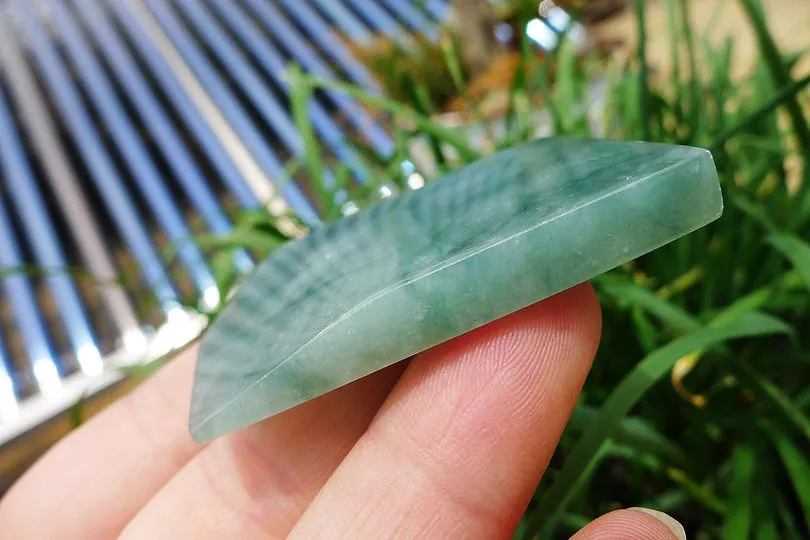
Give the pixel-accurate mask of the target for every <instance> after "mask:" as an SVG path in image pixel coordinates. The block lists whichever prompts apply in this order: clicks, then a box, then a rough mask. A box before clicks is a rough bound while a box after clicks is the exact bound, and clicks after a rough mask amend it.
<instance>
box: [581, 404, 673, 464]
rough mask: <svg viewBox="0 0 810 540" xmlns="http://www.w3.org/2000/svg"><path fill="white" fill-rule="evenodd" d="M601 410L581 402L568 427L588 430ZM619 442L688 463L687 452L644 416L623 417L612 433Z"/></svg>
mask: <svg viewBox="0 0 810 540" xmlns="http://www.w3.org/2000/svg"><path fill="white" fill-rule="evenodd" d="M598 414H599V410H598V409H596V408H595V407H590V406H588V405H584V404H579V405H577V406H576V407H575V408H574V411H573V413H572V414H571V418H570V419H569V420H568V425H567V427H566V429H567V430H568V431H571V432H574V433H584V432H586V431H588V430H589V429H590V428H591V427H592V426H593V423H594V421H595V420H596V417H597V415H598ZM612 438H613V440H615V441H616V443H617V444H622V445H626V446H630V447H632V448H633V449H634V450H637V451H639V452H645V453H647V454H652V455H654V456H658V457H660V458H662V459H665V460H667V461H668V462H674V463H681V464H683V463H686V461H687V459H686V454H685V453H684V451H683V450H682V449H681V448H680V447H679V446H678V445H677V444H675V443H674V442H672V441H671V440H669V439H667V438H666V437H665V436H663V435H661V434H660V433H659V432H658V431H656V430H655V428H653V427H652V425H650V424H649V423H648V422H647V421H646V420H644V419H642V418H635V417H627V418H622V419H621V421H620V422H619V423H618V425H617V426H616V430H615V431H614V433H613V435H612Z"/></svg>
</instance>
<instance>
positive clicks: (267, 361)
mask: <svg viewBox="0 0 810 540" xmlns="http://www.w3.org/2000/svg"><path fill="white" fill-rule="evenodd" d="M721 212H722V199H721V195H720V189H719V185H718V180H717V174H716V171H715V168H714V163H713V161H712V158H711V155H710V154H709V152H708V151H706V150H702V149H698V148H690V147H681V146H671V145H661V144H651V143H634V142H616V141H601V140H589V139H568V138H551V139H542V140H538V141H534V142H531V143H527V144H524V145H521V146H517V147H514V148H511V149H509V150H506V151H503V152H500V153H498V154H496V155H494V156H491V157H488V158H486V159H483V160H481V161H479V162H477V163H475V164H472V165H470V166H468V167H466V168H464V169H461V170H459V171H457V172H455V173H452V174H450V175H447V176H445V177H443V178H441V179H439V180H436V181H435V182H433V183H430V184H428V185H427V186H426V187H425V188H423V189H421V190H419V191H416V192H411V193H407V194H404V195H402V196H400V197H398V198H397V199H394V200H389V201H386V202H383V203H381V204H379V205H377V206H375V207H374V208H371V209H369V210H367V211H365V212H363V213H361V214H359V215H356V216H353V217H351V218H347V219H343V220H341V221H338V222H336V223H333V224H330V225H328V226H325V227H323V228H320V229H317V230H314V231H313V232H312V233H310V234H309V235H308V236H306V237H304V238H301V239H299V240H296V241H294V242H290V243H288V244H286V245H284V246H283V247H281V248H280V249H278V250H276V251H275V252H274V253H273V254H272V255H271V256H270V257H269V258H268V259H267V260H265V261H264V262H262V263H261V264H260V265H259V266H258V267H257V269H256V271H255V272H254V274H253V275H251V276H250V277H249V279H248V280H247V281H246V282H245V283H244V284H242V285H241V286H240V288H239V290H238V291H237V293H236V294H235V295H234V297H233V299H232V301H231V302H230V303H229V305H228V306H226V307H225V308H224V310H223V312H222V313H221V315H220V316H219V318H218V319H217V320H216V322H215V324H213V325H212V327H211V328H210V329H209V331H208V332H207V333H206V334H205V335H204V336H203V339H202V344H201V349H200V355H199V360H198V364H197V371H196V374H195V382H194V391H193V397H192V406H191V418H190V427H191V432H192V435H193V436H194V438H195V439H196V440H198V441H203V440H207V439H211V438H214V437H217V436H219V435H222V434H225V433H227V432H230V431H233V430H236V429H239V428H241V427H244V426H247V425H249V424H251V423H254V422H257V421H259V420H262V419H264V418H267V417H269V416H272V415H274V414H276V413H279V412H281V411H284V410H286V409H289V408H291V407H294V406H295V405H298V404H300V403H302V402H304V401H307V400H309V399H312V398H314V397H316V396H319V395H321V394H323V393H326V392H328V391H330V390H333V389H335V388H337V387H339V386H342V385H345V384H347V383H349V382H351V381H354V380H356V379H358V378H360V377H363V376H365V375H368V374H370V373H373V372H375V371H377V370H379V369H382V368H384V367H386V366H388V365H390V364H393V363H395V362H398V361H401V360H403V359H405V358H408V357H409V356H412V355H414V354H416V353H418V352H420V351H423V350H425V349H427V348H429V347H431V346H434V345H436V344H438V343H441V342H443V341H446V340H448V339H451V338H453V337H455V336H458V335H459V334H462V333H464V332H467V331H469V330H472V329H473V328H476V327H478V326H481V325H483V324H485V323H487V322H490V321H492V320H495V319H497V318H500V317H502V316H505V315H507V314H509V313H511V312H514V311H516V310H518V309H521V308H523V307H525V306H528V305H530V304H533V303H535V302H537V301H539V300H542V299H544V298H546V297H548V296H551V295H553V294H556V293H558V292H560V291H562V290H565V289H567V288H570V287H572V286H574V285H576V284H578V283H581V282H583V281H586V280H588V279H590V278H592V277H594V276H596V275H598V274H601V273H603V272H605V271H607V270H609V269H611V268H614V267H616V266H618V265H620V264H622V263H624V262H626V261H628V260H631V259H634V258H636V257H638V256H640V255H642V254H644V253H646V252H649V251H651V250H653V249H655V248H657V247H659V246H661V245H663V244H665V243H667V242H670V241H672V240H674V239H676V238H678V237H680V236H682V235H684V234H687V233H689V232H691V231H693V230H695V229H697V228H699V227H701V226H703V225H705V224H707V223H709V222H711V221H713V220H714V219H716V218H717V217H719V215H720V214H721Z"/></svg>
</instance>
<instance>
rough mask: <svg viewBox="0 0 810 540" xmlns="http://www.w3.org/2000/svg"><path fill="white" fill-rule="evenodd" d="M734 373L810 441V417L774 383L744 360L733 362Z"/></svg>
mask: <svg viewBox="0 0 810 540" xmlns="http://www.w3.org/2000/svg"><path fill="white" fill-rule="evenodd" d="M731 367H732V370H733V371H734V373H735V374H736V375H737V376H739V377H740V378H741V379H743V380H744V381H745V382H746V383H748V385H750V386H751V387H752V389H753V390H754V391H755V392H756V393H757V394H758V395H760V396H761V397H763V398H765V399H766V400H768V401H769V402H770V403H771V404H772V405H773V406H774V407H776V409H777V410H778V411H779V412H780V413H782V415H783V416H784V417H785V419H787V421H788V422H789V423H790V424H792V425H793V426H795V427H796V429H798V430H799V433H801V434H802V436H803V437H804V438H805V439H806V440H807V442H808V443H810V418H808V417H807V416H806V415H805V414H804V413H803V412H802V411H801V409H800V408H798V407H797V406H796V405H794V404H793V402H792V401H791V399H790V398H789V397H788V396H787V395H786V394H785V393H784V392H783V391H782V390H781V389H780V388H779V387H778V386H776V385H775V384H774V383H772V382H771V381H769V380H768V379H766V378H765V377H764V376H762V375H760V374H759V373H758V372H757V371H756V370H754V369H753V368H752V367H750V366H748V365H747V364H745V363H743V362H739V363H735V364H732V366H731Z"/></svg>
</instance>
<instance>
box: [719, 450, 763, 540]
mask: <svg viewBox="0 0 810 540" xmlns="http://www.w3.org/2000/svg"><path fill="white" fill-rule="evenodd" d="M756 461H757V455H756V450H754V448H753V446H751V445H748V444H743V445H740V446H738V447H737V449H736V450H735V452H734V456H733V457H732V467H731V471H732V472H731V474H732V476H731V485H730V489H729V493H730V495H731V497H730V500H729V507H728V512H727V514H726V522H725V524H724V525H723V538H725V539H726V540H747V538H748V535H749V532H750V530H751V511H752V508H751V506H752V496H751V495H752V491H753V489H754V485H753V479H754V470H755V468H756Z"/></svg>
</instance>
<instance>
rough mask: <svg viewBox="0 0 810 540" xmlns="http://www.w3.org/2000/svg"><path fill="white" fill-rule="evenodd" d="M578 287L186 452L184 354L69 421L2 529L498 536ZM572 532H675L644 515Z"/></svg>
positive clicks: (651, 535) (568, 360) (566, 399)
mask: <svg viewBox="0 0 810 540" xmlns="http://www.w3.org/2000/svg"><path fill="white" fill-rule="evenodd" d="M600 330H601V320H600V312H599V306H598V303H597V300H596V298H595V295H594V293H593V290H592V289H591V287H590V286H589V285H582V286H578V287H575V288H573V289H571V290H569V291H566V292H564V293H561V294H559V295H557V296H555V297H552V298H549V299H548V300H545V301H543V302H540V303H538V304H535V305H533V306H530V307H528V308H526V309H524V310H522V311H519V312H517V313H514V314H512V315H510V316H508V317H505V318H503V319H501V320H498V321H495V322H493V323H491V324H489V325H487V326H485V327H482V328H480V329H478V330H475V331H473V332H470V333H468V334H465V335H463V336H461V337H459V338H457V339H455V340H452V341H450V342H447V343H445V344H442V345H440V346H438V347H436V348H433V349H431V350H429V351H427V352H425V353H423V354H421V355H419V356H418V357H416V358H414V359H413V360H411V361H410V363H408V364H407V365H406V364H405V363H402V364H399V365H395V366H392V367H391V368H389V369H386V370H384V371H381V372H379V373H376V374H374V375H372V376H370V377H366V378H364V379H362V380H360V381H358V382H356V383H353V384H351V385H348V386H346V387H343V388H341V389H338V390H336V391H334V392H331V393H329V394H327V395H325V396H322V397H320V398H318V399H315V400H313V401H311V402H308V403H306V404H304V405H301V406H299V407H296V408H294V409H292V410H290V411H287V412H285V413H283V414H280V415H277V416H275V417H273V418H269V419H267V420H265V421H264V422H261V423H259V424H256V425H254V426H251V427H249V428H247V429H244V430H241V431H239V432H237V433H234V434H231V435H228V436H225V437H222V438H219V439H217V440H215V441H213V442H211V443H209V444H207V445H195V444H194V443H193V442H192V440H191V438H190V436H189V434H188V429H187V417H188V406H189V401H190V393H191V382H192V373H193V366H194V360H195V353H196V351H195V350H194V349H190V350H188V351H186V352H185V353H183V354H181V355H180V356H178V357H177V358H176V359H174V360H173V361H172V362H170V363H169V364H168V365H167V366H166V367H164V368H162V369H161V370H160V371H159V372H158V373H157V374H156V375H155V376H154V377H152V378H151V379H149V380H148V381H147V382H146V383H144V384H142V385H141V386H140V387H139V388H138V389H137V390H135V391H134V392H133V393H132V394H131V395H129V396H128V397H126V398H124V399H123V400H121V401H119V402H118V403H116V404H114V405H113V406H111V407H109V408H108V409H107V410H105V411H104V412H103V413H102V414H100V415H98V416H96V417H95V418H93V419H92V420H91V421H89V422H88V423H87V424H85V425H84V426H82V427H81V428H80V429H78V430H77V431H75V432H74V433H73V434H71V435H70V436H69V437H67V438H66V439H64V440H63V441H62V442H61V443H59V444H58V445H56V446H55V447H54V448H53V449H52V450H51V451H50V452H48V453H47V454H46V455H45V456H43V458H42V459H41V460H40V461H39V462H38V463H37V464H36V465H35V466H33V467H32V468H31V469H30V470H29V471H28V472H27V473H26V474H25V475H24V476H23V477H22V478H21V479H20V480H19V481H18V482H17V484H16V485H15V486H13V488H12V489H11V490H10V491H9V492H8V494H7V495H6V496H5V498H3V499H2V500H1V501H0V530H2V531H3V532H4V535H3V536H8V537H9V538H15V539H18V540H24V539H28V538H60V539H62V540H71V539H82V540H92V539H102V538H103V539H106V538H115V537H119V538H124V539H140V538H149V539H161V538H172V539H176V538H240V539H251V538H293V539H299V538H301V539H316V538H351V539H364V538H369V539H372V538H373V539H380V538H471V539H476V538H481V539H491V538H509V537H511V535H512V533H513V532H514V530H515V528H516V526H517V524H518V521H519V520H520V517H521V515H522V514H523V512H524V510H525V508H526V505H527V503H528V501H529V499H530V497H531V496H532V494H533V493H534V490H535V488H536V486H537V483H538V481H539V480H540V478H541V476H542V475H543V473H544V471H545V469H546V466H547V464H548V461H549V459H550V458H551V455H552V453H553V452H554V448H555V446H556V445H557V443H558V441H559V438H560V436H561V433H562V431H563V428H564V426H565V424H566V422H567V420H568V417H569V415H570V413H571V409H572V407H573V405H574V402H575V400H576V398H577V395H578V394H579V392H580V389H581V386H582V384H583V382H584V380H585V377H586V376H587V373H588V371H589V369H590V366H591V362H592V361H593V357H594V354H595V351H596V347H597V344H598V341H599V334H600ZM574 538H575V539H576V540H597V539H609V538H631V539H644V540H647V539H649V540H673V539H676V538H678V536H677V535H676V534H675V533H673V532H672V530H671V529H670V528H668V527H667V526H666V525H665V524H664V523H663V522H662V521H660V520H659V519H656V518H655V517H654V516H652V515H650V514H649V513H646V512H644V511H641V510H636V509H629V510H621V511H617V512H612V513H610V514H607V515H605V516H602V517H601V518H599V519H597V520H595V521H594V522H592V523H591V524H589V525H588V526H587V527H585V528H584V529H582V530H581V531H579V532H578V533H577V534H576V535H575V536H574Z"/></svg>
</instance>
